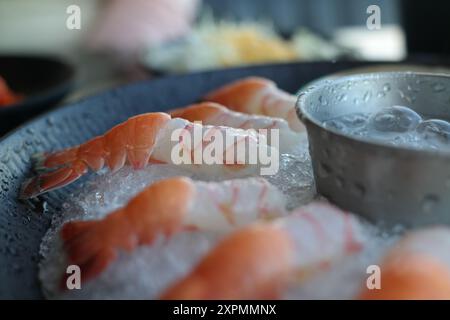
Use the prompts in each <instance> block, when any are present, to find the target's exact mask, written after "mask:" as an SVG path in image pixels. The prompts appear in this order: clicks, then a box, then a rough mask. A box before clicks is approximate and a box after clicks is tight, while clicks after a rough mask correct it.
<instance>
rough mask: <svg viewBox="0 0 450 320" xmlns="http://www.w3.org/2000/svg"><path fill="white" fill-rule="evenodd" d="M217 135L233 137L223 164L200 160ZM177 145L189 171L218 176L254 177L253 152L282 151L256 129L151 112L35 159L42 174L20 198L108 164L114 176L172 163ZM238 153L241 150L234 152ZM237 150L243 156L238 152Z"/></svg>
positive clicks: (26, 186)
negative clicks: (128, 167) (153, 164)
mask: <svg viewBox="0 0 450 320" xmlns="http://www.w3.org/2000/svg"><path fill="white" fill-rule="evenodd" d="M175 130H181V131H182V134H181V135H180V136H179V137H177V138H179V140H177V141H173V140H172V138H173V137H172V133H174V132H175ZM198 131H199V132H200V135H201V136H200V137H199V138H200V142H199V143H198V144H197V145H192V144H191V145H189V143H188V142H186V143H184V142H183V141H182V140H186V141H187V139H186V137H193V136H194V138H195V133H196V132H198ZM215 133H220V136H222V137H230V138H231V139H225V138H224V140H225V141H224V145H223V146H221V147H223V150H224V151H223V152H224V154H223V155H221V157H219V158H216V160H217V161H219V165H208V164H205V163H203V162H201V161H200V163H198V162H196V161H195V155H196V153H197V151H200V158H201V156H202V153H201V150H202V149H205V148H207V147H208V146H211V145H212V144H214V143H215V140H214V139H211V136H212V135H213V134H215ZM191 141H194V139H192V140H191ZM194 142H195V141H194ZM176 145H181V146H182V147H180V150H179V151H183V152H182V153H183V154H189V157H190V158H191V159H193V161H192V163H194V165H193V166H192V165H188V166H187V167H189V168H193V169H195V170H204V171H205V172H210V173H212V174H216V175H218V174H226V173H229V172H230V171H231V172H234V173H235V174H238V173H241V174H242V175H250V174H256V173H257V171H256V170H258V168H257V167H258V166H254V165H252V163H251V162H249V161H247V157H249V154H250V152H251V150H255V152H256V151H257V150H259V152H260V153H259V154H262V153H266V154H271V155H276V154H278V150H276V149H274V148H271V147H270V146H268V145H267V141H266V138H265V137H264V136H263V135H260V134H258V133H256V132H255V131H254V130H242V129H234V128H227V127H218V126H217V127H216V126H202V125H200V124H197V123H191V122H189V121H187V120H184V119H180V118H176V119H171V117H170V116H169V115H168V114H166V113H162V112H155V113H147V114H142V115H138V116H135V117H132V118H130V119H128V120H127V121H125V122H123V123H121V124H119V125H117V126H115V127H114V128H112V129H111V130H109V131H108V132H107V133H106V134H105V135H102V136H98V137H96V138H93V139H91V140H89V141H88V142H86V143H83V144H81V145H79V146H76V147H72V148H69V149H66V150H63V151H60V152H56V153H52V154H40V155H37V160H38V161H37V165H36V167H35V169H36V170H37V172H38V175H37V176H35V177H33V178H31V179H29V180H27V181H26V182H25V183H24V184H23V186H22V190H21V194H20V197H21V198H23V199H27V198H32V197H36V196H38V195H40V194H43V193H45V192H48V191H51V190H54V189H58V188H61V187H63V186H66V185H68V184H70V183H72V182H73V181H75V180H77V179H78V178H80V177H82V176H83V175H85V174H86V173H87V172H88V170H89V169H91V170H94V171H98V170H100V169H102V168H103V167H104V166H105V165H106V166H108V167H109V169H110V170H111V171H112V172H115V171H117V170H119V169H121V168H122V167H123V166H124V165H125V163H126V162H128V163H130V164H131V165H132V166H133V168H134V169H141V168H143V167H145V166H146V165H147V164H148V163H149V162H159V163H171V164H174V160H173V152H174V150H175V149H174V148H175V147H176ZM243 148H244V149H243ZM235 150H237V152H235V153H234V151H235ZM239 150H244V151H245V152H239ZM262 150H264V151H266V152H264V151H262ZM230 151H232V152H230ZM229 155H231V158H230V157H229ZM200 160H202V159H200ZM257 160H258V161H257V163H256V164H260V161H259V160H260V159H257ZM246 161H247V162H246ZM216 163H217V162H216ZM175 164H179V163H175Z"/></svg>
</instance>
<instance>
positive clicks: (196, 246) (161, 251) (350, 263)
mask: <svg viewBox="0 0 450 320" xmlns="http://www.w3.org/2000/svg"><path fill="white" fill-rule="evenodd" d="M355 122H357V123H359V122H360V119H359V118H358V119H356V120H355ZM359 125H360V124H359ZM304 141H305V142H302V143H301V144H299V146H298V148H296V150H295V151H294V152H293V153H292V154H282V155H280V171H279V173H278V174H277V175H275V176H271V177H266V178H267V179H268V180H269V181H270V182H271V183H272V184H274V185H275V186H277V187H278V188H279V189H280V190H281V191H282V192H283V193H284V194H285V195H286V196H287V199H288V207H289V209H292V208H295V207H298V206H300V205H303V204H306V203H308V202H310V201H311V200H313V198H314V197H315V196H316V193H315V186H314V177H313V173H312V168H311V161H310V158H309V153H308V145H307V142H306V139H305V140H304ZM180 175H183V176H189V177H191V178H193V179H198V180H220V179H222V180H223V179H224V177H202V176H197V175H195V174H193V173H192V171H186V170H185V169H182V168H181V167H177V166H173V165H166V164H155V165H149V166H148V167H147V168H145V169H143V170H139V171H135V170H133V169H131V168H130V167H124V168H122V169H121V170H119V171H118V172H116V173H114V174H112V173H109V172H106V171H105V172H101V173H100V174H98V175H95V176H94V177H92V178H91V179H90V180H89V182H87V183H85V184H84V185H83V186H81V187H80V188H79V189H78V191H77V193H76V194H73V195H72V196H71V197H70V199H69V200H68V201H67V202H66V203H64V205H63V209H62V210H61V212H52V213H51V214H52V215H53V216H52V225H51V227H50V229H49V230H48V232H47V234H46V235H45V237H44V238H43V241H42V244H41V251H40V253H41V257H42V259H41V262H40V265H39V278H40V280H41V283H42V288H43V292H44V294H45V295H46V297H48V298H50V299H154V298H157V297H158V295H159V294H161V293H162V291H163V290H164V289H166V288H167V287H168V286H169V285H170V284H172V283H173V282H174V281H176V280H177V279H180V278H181V277H182V276H183V275H185V274H187V273H188V272H189V271H190V270H191V269H192V267H193V266H194V265H195V264H196V263H197V262H198V261H199V260H200V259H201V257H202V256H203V255H204V254H205V253H206V252H208V250H210V249H211V248H212V247H213V246H214V245H215V244H216V243H217V241H218V240H219V239H218V237H219V236H218V235H215V234H211V233H206V232H184V233H179V234H177V235H175V236H174V237H172V238H171V239H159V240H158V241H157V242H156V244H154V245H152V246H142V247H139V248H138V249H137V250H135V251H133V252H132V253H121V254H120V255H119V259H117V260H116V261H115V262H114V263H113V264H111V265H110V266H109V267H108V268H107V270H106V271H104V272H103V273H102V274H101V275H100V276H98V277H97V278H95V279H93V280H91V281H89V282H88V283H86V284H83V286H82V290H70V291H65V292H61V291H60V290H59V286H60V281H61V278H62V275H63V273H64V272H65V268H66V267H67V265H68V263H67V260H66V256H65V253H64V250H63V248H62V242H61V240H60V237H59V229H60V227H61V226H62V225H63V224H64V223H65V222H67V221H69V220H77V219H83V220H84V219H100V218H102V217H104V216H105V215H106V214H108V213H109V212H111V211H113V210H114V209H116V208H118V207H121V206H123V205H124V204H125V203H126V202H127V201H128V200H129V199H130V198H131V197H133V196H134V195H135V194H137V193H138V192H139V191H141V190H142V189H143V188H145V187H146V186H148V185H150V184H152V183H153V182H155V181H157V180H160V179H163V178H168V177H173V176H180ZM226 178H229V177H226ZM389 239H390V238H389ZM388 242H389V241H386V239H385V238H382V237H380V236H378V235H374V236H373V243H372V247H371V248H366V250H364V252H362V253H361V254H360V255H358V256H356V257H355V258H354V259H347V260H346V261H343V262H340V263H336V264H335V265H333V266H332V267H331V268H330V270H329V271H328V272H325V274H322V275H320V276H318V277H317V278H316V277H312V279H311V280H310V281H308V282H306V283H302V285H301V286H295V285H294V286H292V288H290V290H288V292H287V293H286V298H331V297H333V298H350V297H352V295H353V294H354V293H355V290H356V289H355V287H356V285H357V284H359V283H360V281H361V277H362V276H363V275H364V273H363V272H362V270H361V268H362V267H363V266H364V265H366V264H367V263H368V262H371V261H372V260H377V259H378V257H379V255H380V252H382V251H383V248H385V247H386V243H388ZM375 249H376V250H375ZM364 270H365V269H364ZM349 279H352V280H351V281H350V280H349Z"/></svg>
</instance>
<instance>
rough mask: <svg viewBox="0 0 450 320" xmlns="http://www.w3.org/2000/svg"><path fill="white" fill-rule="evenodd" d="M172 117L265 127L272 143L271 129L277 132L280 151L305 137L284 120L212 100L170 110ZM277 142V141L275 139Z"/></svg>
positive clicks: (219, 124)
mask: <svg viewBox="0 0 450 320" xmlns="http://www.w3.org/2000/svg"><path fill="white" fill-rule="evenodd" d="M170 115H171V116H172V117H173V118H183V119H186V120H189V121H191V122H194V121H202V124H206V125H213V126H226V127H231V128H239V129H255V130H259V129H266V132H265V133H264V132H263V131H261V132H260V133H261V134H265V135H266V137H267V141H268V143H269V144H270V145H272V139H271V131H270V130H271V129H277V130H278V132H279V149H280V152H281V153H288V152H290V151H291V150H292V149H293V147H295V146H296V145H297V144H298V143H300V142H301V141H302V140H304V139H305V135H303V134H300V133H298V132H295V131H293V130H292V129H290V128H289V125H288V123H287V122H286V120H284V119H281V118H274V117H268V116H261V115H250V114H246V113H241V112H235V111H232V110H230V109H228V108H226V107H225V106H223V105H221V104H218V103H214V102H203V103H199V104H194V105H191V106H187V107H185V108H180V109H176V110H173V111H171V112H170ZM277 142H278V141H277Z"/></svg>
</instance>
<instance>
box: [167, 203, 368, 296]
mask: <svg viewBox="0 0 450 320" xmlns="http://www.w3.org/2000/svg"><path fill="white" fill-rule="evenodd" d="M364 240H365V239H364V237H363V232H362V226H361V225H360V224H359V222H358V221H357V220H356V219H355V218H354V217H352V216H351V215H350V214H346V213H344V212H342V211H340V210H339V209H337V208H335V207H333V206H331V205H328V204H324V203H312V204H309V205H307V206H305V207H301V208H299V209H297V210H295V211H294V212H293V213H292V214H291V215H289V216H287V217H283V218H280V219H277V220H275V221H274V222H270V223H265V224H263V223H257V224H255V225H252V226H248V227H246V228H244V229H241V230H239V231H236V232H235V233H233V234H231V235H230V236H229V237H227V238H226V239H225V240H223V241H222V242H221V243H219V245H218V246H217V247H216V248H215V249H213V250H212V251H211V252H210V253H209V254H208V255H207V256H206V257H205V258H204V259H203V260H202V261H201V262H200V263H199V264H198V265H197V267H196V268H195V269H194V270H193V271H192V272H191V273H190V274H189V275H187V276H186V277H185V278H184V279H182V280H181V281H179V282H178V283H176V284H175V285H173V286H172V287H171V288H169V289H168V290H167V291H166V292H165V293H164V294H163V295H162V296H161V298H162V299H274V298H278V297H279V295H280V293H281V291H282V289H283V288H285V287H286V286H287V285H288V282H289V281H292V280H296V279H295V278H298V280H300V279H302V278H304V277H306V276H307V275H308V274H309V273H310V272H311V271H313V270H317V269H320V268H325V267H326V266H327V265H328V264H329V263H330V262H331V261H333V260H335V259H338V258H339V257H345V256H348V255H351V254H353V253H355V252H358V251H359V250H361V249H362V246H363V243H364Z"/></svg>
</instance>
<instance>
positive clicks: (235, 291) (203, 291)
mask: <svg viewBox="0 0 450 320" xmlns="http://www.w3.org/2000/svg"><path fill="white" fill-rule="evenodd" d="M292 250H293V246H292V244H291V241H290V239H289V238H288V237H287V236H286V235H285V234H284V233H283V232H282V231H281V230H280V229H277V228H275V227H273V226H269V225H254V226H251V227H248V228H245V229H241V230H240V231H237V232H236V233H234V234H232V235H231V236H230V237H228V238H226V239H225V240H224V241H222V243H220V244H219V245H218V246H217V247H216V248H215V249H213V250H212V251H211V252H210V253H209V254H208V255H207V256H206V257H205V258H204V259H203V260H202V262H201V263H200V264H199V265H198V266H197V267H196V268H195V269H194V271H193V272H192V273H191V274H190V275H189V276H187V277H186V278H185V279H183V280H181V281H180V282H179V283H177V284H175V285H174V286H173V287H171V288H169V289H168V290H167V291H166V292H165V293H164V294H163V295H162V296H161V297H160V298H161V299H164V300H165V299H167V300H185V299H195V300H197V299H220V300H222V299H250V298H251V299H255V297H256V299H273V298H276V297H277V296H278V294H279V290H280V289H281V286H282V284H283V282H284V281H283V279H287V278H288V274H289V273H290V271H291V270H290V269H291V266H292V265H293V263H292V258H291V257H292Z"/></svg>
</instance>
